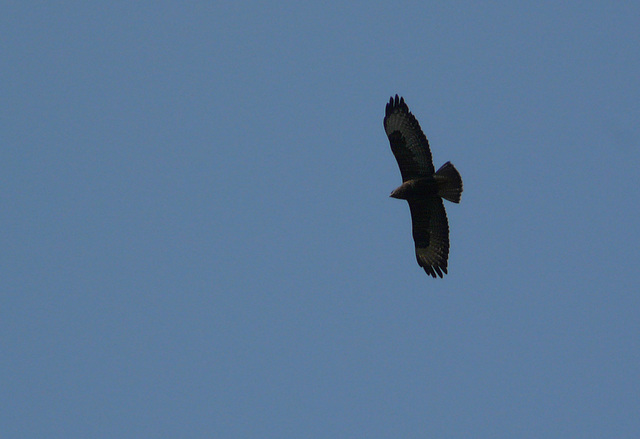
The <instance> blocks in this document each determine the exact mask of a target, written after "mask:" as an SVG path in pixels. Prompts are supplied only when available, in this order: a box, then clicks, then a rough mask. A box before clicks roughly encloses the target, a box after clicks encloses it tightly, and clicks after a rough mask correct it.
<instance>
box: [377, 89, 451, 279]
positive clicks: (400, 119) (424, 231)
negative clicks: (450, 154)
mask: <svg viewBox="0 0 640 439" xmlns="http://www.w3.org/2000/svg"><path fill="white" fill-rule="evenodd" d="M383 124H384V130H385V132H386V134H387V137H388V138H389V143H390V144H391V151H392V152H393V155H394V156H395V158H396V160H397V162H398V167H399V168H400V174H401V176H402V185H400V186H399V187H397V188H396V189H395V190H394V191H393V192H391V195H390V197H392V198H397V199H400V200H407V202H408V203H409V210H410V211H411V224H412V232H413V241H414V243H415V249H416V260H417V261H418V265H419V266H420V267H422V268H423V269H424V271H425V272H426V273H427V274H428V275H430V276H432V277H434V278H436V277H438V276H439V277H440V278H442V277H443V275H444V274H447V261H448V258H449V223H448V221H447V213H446V211H445V209H444V203H443V201H442V199H445V200H448V201H451V202H453V203H459V202H460V196H461V195H462V177H460V173H459V172H458V170H457V169H456V168H455V167H454V166H453V164H451V162H446V163H445V164H444V165H442V166H441V167H440V168H439V169H438V170H437V171H435V168H434V167H433V159H432V157H431V150H430V149H429V142H428V141H427V137H426V136H425V135H424V133H423V132H422V129H421V128H420V124H419V123H418V121H417V119H416V118H415V117H414V115H413V114H412V113H411V112H410V111H409V107H408V106H407V104H406V103H405V101H404V98H402V97H398V95H397V94H396V96H395V98H394V97H391V99H389V102H388V103H387V106H386V109H385V116H384V122H383Z"/></svg>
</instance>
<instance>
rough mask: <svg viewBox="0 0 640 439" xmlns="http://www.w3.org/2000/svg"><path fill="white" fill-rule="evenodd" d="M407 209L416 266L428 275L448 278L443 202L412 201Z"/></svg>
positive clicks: (437, 199)
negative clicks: (409, 210)
mask: <svg viewBox="0 0 640 439" xmlns="http://www.w3.org/2000/svg"><path fill="white" fill-rule="evenodd" d="M409 208H410V209H411V223H412V225H413V240H414V242H415V243H416V259H417V260H418V265H420V266H421V267H422V268H424V271H426V272H427V274H429V275H431V276H433V277H436V275H437V276H440V277H442V275H443V273H444V274H447V258H448V257H449V223H448V222H447V213H446V212H445V210H444V204H442V198H440V197H429V198H425V199H422V200H411V201H409Z"/></svg>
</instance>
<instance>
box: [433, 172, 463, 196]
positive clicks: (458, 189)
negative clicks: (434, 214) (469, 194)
mask: <svg viewBox="0 0 640 439" xmlns="http://www.w3.org/2000/svg"><path fill="white" fill-rule="evenodd" d="M435 179H436V181H437V183H438V195H439V196H441V197H442V198H444V199H445V200H449V201H452V202H454V203H459V202H460V195H462V177H460V173H459V172H458V170H457V169H456V168H455V167H454V166H453V165H452V164H451V162H447V163H445V164H444V165H442V166H441V167H440V169H438V170H437V171H436V175H435Z"/></svg>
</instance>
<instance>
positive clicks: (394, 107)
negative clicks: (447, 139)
mask: <svg viewBox="0 0 640 439" xmlns="http://www.w3.org/2000/svg"><path fill="white" fill-rule="evenodd" d="M384 130H385V131H386V133H387V137H389V143H391V151H393V155H394V156H395V157H396V160H397V161H398V166H399V167H400V173H401V174H402V181H403V182H405V181H407V180H412V179H414V178H417V177H425V176H431V175H433V174H434V172H435V170H434V168H433V159H432V158H431V150H430V149H429V142H428V141H427V137H426V136H425V135H424V133H423V132H422V129H421V128H420V124H419V123H418V121H417V120H416V118H415V117H414V116H413V114H411V112H410V111H409V107H407V104H405V103H404V98H399V97H398V95H396V97H395V99H394V98H391V99H389V103H388V104H387V109H386V112H385V116H384Z"/></svg>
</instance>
